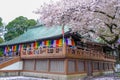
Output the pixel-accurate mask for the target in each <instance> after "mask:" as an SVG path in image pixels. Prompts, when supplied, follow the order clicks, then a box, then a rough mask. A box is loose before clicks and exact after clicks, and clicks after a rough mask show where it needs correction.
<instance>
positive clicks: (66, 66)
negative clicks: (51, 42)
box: [64, 59, 68, 75]
mask: <svg viewBox="0 0 120 80" xmlns="http://www.w3.org/2000/svg"><path fill="white" fill-rule="evenodd" d="M64 62H65V63H64V64H65V65H64V67H65V72H64V73H65V74H66V75H67V74H68V59H65V60H64Z"/></svg>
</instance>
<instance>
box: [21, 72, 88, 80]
mask: <svg viewBox="0 0 120 80" xmlns="http://www.w3.org/2000/svg"><path fill="white" fill-rule="evenodd" d="M21 75H22V76H32V77H40V78H49V79H53V80H83V78H84V77H86V76H87V74H86V73H84V74H72V75H61V74H47V73H34V72H21Z"/></svg>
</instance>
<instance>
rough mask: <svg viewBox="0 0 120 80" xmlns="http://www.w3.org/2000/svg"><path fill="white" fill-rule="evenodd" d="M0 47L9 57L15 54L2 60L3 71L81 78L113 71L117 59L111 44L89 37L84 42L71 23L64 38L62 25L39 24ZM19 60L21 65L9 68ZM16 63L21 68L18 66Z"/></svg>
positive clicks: (71, 79)
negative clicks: (89, 39) (73, 29)
mask: <svg viewBox="0 0 120 80" xmlns="http://www.w3.org/2000/svg"><path fill="white" fill-rule="evenodd" d="M63 41H64V42H63ZM0 47H2V48H4V55H5V56H6V57H9V56H10V57H12V59H10V60H7V61H5V62H3V63H0V73H6V74H7V75H15V74H16V75H23V76H35V77H42V78H50V79H53V80H78V79H79V80H80V79H82V78H84V77H86V76H95V75H100V74H106V73H112V72H113V68H114V63H115V61H116V60H115V57H114V56H113V54H112V50H111V49H110V48H109V47H108V46H106V45H105V44H100V43H96V42H93V41H88V40H86V41H85V42H84V41H83V39H82V38H81V36H80V35H79V34H78V33H72V32H71V29H69V28H67V27H65V29H64V40H63V36H62V28H61V27H60V26H58V27H51V28H47V27H44V26H43V25H39V26H35V27H34V28H31V29H29V30H28V31H27V32H25V33H24V34H23V35H21V36H19V37H17V38H15V39H13V40H10V41H7V42H5V43H2V44H0ZM19 61H20V63H19V65H17V64H16V65H17V66H14V67H12V68H9V69H7V67H8V66H11V65H12V64H14V63H16V62H19ZM16 67H21V68H19V69H18V68H17V69H16V70H14V69H15V68H16ZM12 73H14V74H12Z"/></svg>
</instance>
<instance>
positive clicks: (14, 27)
mask: <svg viewBox="0 0 120 80" xmlns="http://www.w3.org/2000/svg"><path fill="white" fill-rule="evenodd" d="M36 24H37V22H36V21H35V20H34V19H27V18H26V17H23V16H19V17H17V18H15V19H14V20H13V21H11V22H9V23H8V25H7V26H6V29H7V30H8V32H7V33H6V34H5V35H4V38H5V40H6V41H8V40H11V39H13V38H15V37H17V36H19V35H21V34H23V33H24V32H25V31H27V29H28V28H30V27H32V26H35V25H36Z"/></svg>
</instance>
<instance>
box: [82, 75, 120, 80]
mask: <svg viewBox="0 0 120 80" xmlns="http://www.w3.org/2000/svg"><path fill="white" fill-rule="evenodd" d="M84 80H120V75H118V74H109V75H104V76H97V77H88V78H85V79H84Z"/></svg>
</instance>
